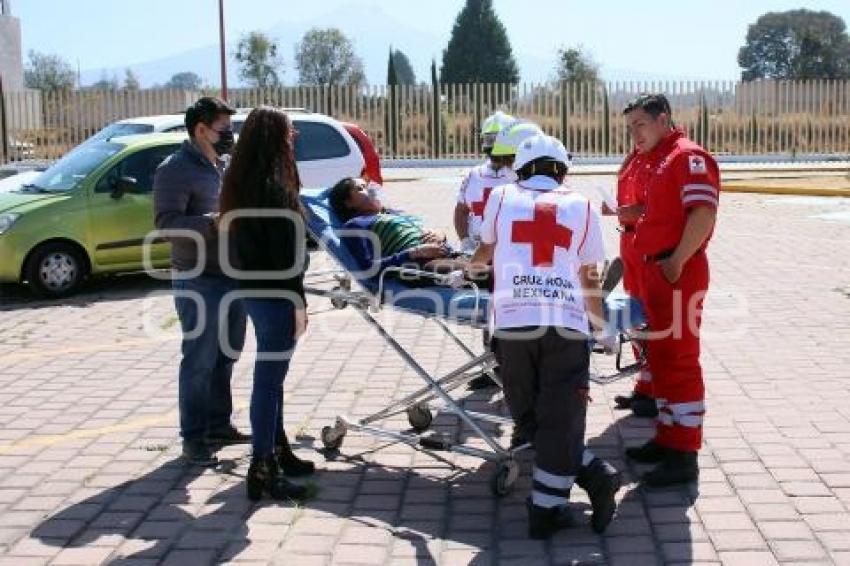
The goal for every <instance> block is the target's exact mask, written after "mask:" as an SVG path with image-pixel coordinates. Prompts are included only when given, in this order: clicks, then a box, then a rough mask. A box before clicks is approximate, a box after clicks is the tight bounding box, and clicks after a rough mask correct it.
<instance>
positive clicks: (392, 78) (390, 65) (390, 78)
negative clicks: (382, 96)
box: [387, 47, 398, 86]
mask: <svg viewBox="0 0 850 566" xmlns="http://www.w3.org/2000/svg"><path fill="white" fill-rule="evenodd" d="M387 84H388V85H389V86H398V73H397V72H396V70H395V57H393V48H392V47H390V56H389V57H388V58H387Z"/></svg>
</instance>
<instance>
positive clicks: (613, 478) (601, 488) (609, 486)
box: [576, 458, 621, 533]
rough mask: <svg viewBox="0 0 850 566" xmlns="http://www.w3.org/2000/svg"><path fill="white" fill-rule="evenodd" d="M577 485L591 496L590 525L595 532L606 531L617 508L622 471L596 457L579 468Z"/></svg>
mask: <svg viewBox="0 0 850 566" xmlns="http://www.w3.org/2000/svg"><path fill="white" fill-rule="evenodd" d="M576 485H577V486H579V487H580V488H582V489H583V490H585V491H586V492H587V495H588V497H590V505H591V507H593V515H592V516H591V519H590V525H591V526H592V527H593V532H596V533H602V532H605V529H606V528H607V527H608V524H609V523H610V522H611V519H613V518H614V512H615V511H616V510H617V502H616V500H615V499H614V497H615V496H616V495H617V490H619V489H620V485H621V480H620V472H618V471H617V469H616V468H615V467H614V466H612V465H611V464H609V463H608V462H606V461H605V460H603V459H601V458H594V459H593V460H592V461H591V462H590V464H588V465H587V466H582V468H581V470H579V473H578V476H577V477H576Z"/></svg>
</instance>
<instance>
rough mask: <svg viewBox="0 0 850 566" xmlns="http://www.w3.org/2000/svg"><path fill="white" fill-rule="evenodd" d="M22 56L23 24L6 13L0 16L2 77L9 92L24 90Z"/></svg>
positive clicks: (0, 63)
mask: <svg viewBox="0 0 850 566" xmlns="http://www.w3.org/2000/svg"><path fill="white" fill-rule="evenodd" d="M22 55H23V54H22V53H21V22H20V20H18V18H15V17H12V16H10V15H6V12H4V13H3V14H2V15H0V75H2V77H3V88H4V89H5V90H7V91H8V90H21V89H23V88H24V67H23V57H22Z"/></svg>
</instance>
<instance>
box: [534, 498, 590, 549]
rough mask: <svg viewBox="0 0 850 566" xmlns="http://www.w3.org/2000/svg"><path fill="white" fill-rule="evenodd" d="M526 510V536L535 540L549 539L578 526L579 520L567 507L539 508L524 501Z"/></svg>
mask: <svg viewBox="0 0 850 566" xmlns="http://www.w3.org/2000/svg"><path fill="white" fill-rule="evenodd" d="M525 506H526V507H527V508H528V536H529V538H533V539H536V540H546V539H548V538H551V537H552V535H554V534H555V533H556V532H558V531H560V530H561V529H568V528H571V527H575V526H577V525H578V524H579V522H580V521H579V520H578V519H577V518H576V516H575V514H574V513H573V510H572V508H570V506H569V505H563V506H561V507H540V506H538V505H535V504H534V503H532V502H531V498H528V499H526V500H525Z"/></svg>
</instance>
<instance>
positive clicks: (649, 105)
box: [623, 93, 673, 120]
mask: <svg viewBox="0 0 850 566" xmlns="http://www.w3.org/2000/svg"><path fill="white" fill-rule="evenodd" d="M639 108H640V109H642V110H643V111H644V112H646V113H647V114H649V115H650V116H652V117H653V118H658V116H660V115H661V114H667V116H668V117H669V118H670V120H672V119H673V110H672V109H671V108H670V101H669V100H667V97H666V96H664V95H663V94H660V93H658V94H641V95H640V96H638V97H637V98H635V99H634V100H632V101H631V102H629V103H628V104H627V105H626V108H625V109H624V110H623V114H628V113H629V112H633V111H634V110H637V109H639Z"/></svg>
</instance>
